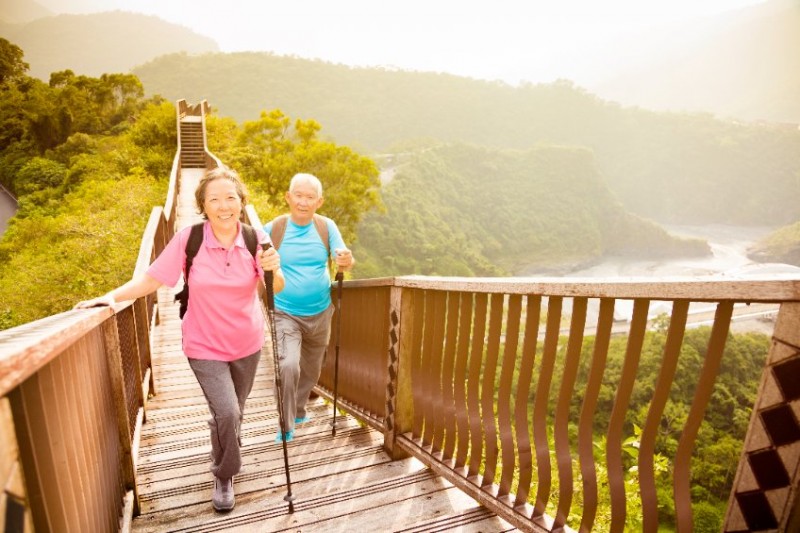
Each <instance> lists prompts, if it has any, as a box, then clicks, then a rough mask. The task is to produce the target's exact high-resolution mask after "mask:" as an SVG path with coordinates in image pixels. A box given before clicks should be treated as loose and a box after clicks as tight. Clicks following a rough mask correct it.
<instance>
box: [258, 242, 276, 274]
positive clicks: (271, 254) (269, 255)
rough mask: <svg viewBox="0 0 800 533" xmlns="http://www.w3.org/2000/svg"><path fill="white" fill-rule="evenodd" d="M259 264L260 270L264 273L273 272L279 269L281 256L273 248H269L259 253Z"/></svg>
mask: <svg viewBox="0 0 800 533" xmlns="http://www.w3.org/2000/svg"><path fill="white" fill-rule="evenodd" d="M259 264H260V265H261V268H262V270H264V271H265V272H267V271H273V272H274V271H276V270H278V269H279V268H281V256H280V254H278V251H277V250H276V249H275V248H274V247H272V246H270V247H269V248H268V249H266V250H262V251H261V257H260V258H259Z"/></svg>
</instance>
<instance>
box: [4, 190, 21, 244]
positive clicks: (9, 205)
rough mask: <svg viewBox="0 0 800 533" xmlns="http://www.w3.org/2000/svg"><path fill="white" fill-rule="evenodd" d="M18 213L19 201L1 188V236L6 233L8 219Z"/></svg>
mask: <svg viewBox="0 0 800 533" xmlns="http://www.w3.org/2000/svg"><path fill="white" fill-rule="evenodd" d="M16 212H17V201H16V200H15V199H14V198H13V197H12V196H11V195H10V194H9V193H8V191H6V190H5V189H4V188H3V187H2V186H0V236H2V235H3V233H5V232H6V226H8V219H10V218H11V217H13V216H14V213H16Z"/></svg>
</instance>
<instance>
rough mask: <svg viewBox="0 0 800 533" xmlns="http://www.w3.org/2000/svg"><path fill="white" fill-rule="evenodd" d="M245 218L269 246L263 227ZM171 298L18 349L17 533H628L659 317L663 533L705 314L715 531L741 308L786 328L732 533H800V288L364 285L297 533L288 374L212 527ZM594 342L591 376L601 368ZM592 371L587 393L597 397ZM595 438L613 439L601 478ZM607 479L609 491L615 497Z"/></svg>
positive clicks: (9, 344) (11, 441) (192, 133)
mask: <svg viewBox="0 0 800 533" xmlns="http://www.w3.org/2000/svg"><path fill="white" fill-rule="evenodd" d="M207 109H208V108H207V105H206V104H205V103H203V104H201V105H198V106H194V107H190V106H188V105H186V103H185V102H183V101H181V102H178V106H177V116H178V118H177V122H178V127H179V131H180V135H179V139H180V140H179V146H178V151H177V153H176V156H175V161H174V164H173V168H172V173H171V179H170V188H169V193H168V197H167V199H166V202H165V205H164V206H163V207H157V208H155V209H154V210H153V213H152V215H151V218H150V221H149V223H148V226H147V229H146V230H145V233H144V236H143V239H142V245H141V249H140V256H139V261H138V262H137V266H136V271H137V272H140V271H142V270H143V269H146V268H147V266H148V265H149V264H150V262H151V261H152V259H153V258H154V257H156V256H157V254H158V253H159V252H160V251H161V250H162V249H163V247H164V245H165V244H166V242H168V240H169V239H170V237H171V236H172V235H173V234H174V232H175V231H176V230H177V229H180V228H181V227H183V226H185V225H187V224H191V223H193V222H194V221H195V220H196V213H195V211H194V206H193V198H192V196H193V190H194V186H195V185H196V183H197V180H198V179H199V178H200V177H201V176H202V175H203V173H204V172H205V171H206V170H207V169H210V168H214V167H216V166H218V165H220V164H221V163H220V162H219V160H217V159H216V158H215V157H214V156H213V154H210V153H209V152H208V150H207V149H206V142H205V128H204V121H205V113H206V111H207ZM247 217H248V219H249V222H250V223H253V224H260V221H259V220H258V217H257V215H256V213H255V212H254V211H253V210H252V209H248V210H247ZM173 292H174V291H173V290H171V289H162V290H160V291H159V292H158V293H157V295H154V296H150V297H147V298H142V299H140V300H137V301H135V302H125V303H122V304H118V305H117V306H116V307H115V308H114V309H108V308H102V309H93V310H83V311H69V312H66V313H62V314H60V315H55V316H52V317H48V318H46V319H43V320H39V321H36V322H32V323H30V324H26V325H24V326H21V327H18V328H14V329H11V330H7V331H4V332H0V431H1V432H0V483H2V485H0V487H2V489H3V491H2V492H1V493H0V524H3V527H4V530H5V531H33V530H36V531H54V532H70V531H76V532H86V531H114V530H123V531H326V532H328V531H408V532H411V531H514V530H523V531H572V530H575V531H591V530H599V529H598V526H597V516H598V513H599V512H600V510H601V509H610V511H609V513H610V516H609V517H607V518H608V519H607V520H606V521H605V522H603V523H604V524H610V525H607V526H606V525H604V526H603V528H606V527H608V529H609V530H610V531H625V530H630V525H627V526H626V523H627V524H630V522H629V521H626V520H627V519H628V518H629V517H628V514H629V512H630V511H629V510H628V509H627V499H628V495H627V494H626V481H625V470H624V468H623V463H624V459H623V455H624V453H623V450H622V443H623V440H624V439H625V438H626V435H624V431H625V424H626V419H627V416H628V415H629V413H628V403H629V400H630V398H631V394H632V390H633V387H634V385H635V382H636V371H637V366H638V362H639V358H640V355H641V350H642V345H643V339H644V337H645V332H646V331H647V329H648V312H649V309H650V307H651V302H656V301H658V302H668V303H669V304H670V309H671V311H670V316H669V323H668V331H667V342H666V346H665V348H664V353H663V358H662V363H661V369H660V372H659V377H658V382H657V383H654V384H648V385H650V388H651V389H652V399H651V401H650V406H649V410H648V414H647V423H646V424H645V426H644V427H643V428H642V435H641V438H640V446H639V454H638V458H637V461H636V465H635V466H636V467H637V469H638V473H639V474H638V476H639V497H640V499H641V517H640V519H641V526H640V527H641V529H642V530H644V531H652V532H656V531H659V524H658V508H659V506H660V505H662V504H663V501H662V502H660V501H659V497H661V498H663V497H664V496H663V495H658V494H657V492H656V486H655V470H654V469H655V467H654V450H655V446H656V442H657V439H658V426H659V423H660V420H661V417H662V415H663V411H664V407H665V405H666V402H667V397H668V394H669V390H670V387H671V385H672V383H673V378H674V375H675V369H676V366H677V365H678V362H679V359H680V356H681V345H682V339H683V335H684V332H685V330H686V328H687V321H689V318H688V317H689V316H690V315H691V313H690V308H691V306H692V305H694V304H698V303H702V304H703V305H704V306H706V307H708V306H711V307H713V309H714V312H713V318H711V335H710V340H709V343H708V346H707V351H706V356H705V361H704V364H703V367H702V369H700V371H699V373H698V375H697V381H696V386H695V393H694V399H693V403H692V407H691V410H690V412H689V414H688V417H687V419H686V422H685V425H684V427H683V428H682V431H681V438H680V442H679V446H678V449H677V451H676V453H675V456H674V457H670V458H669V459H670V462H671V463H672V465H673V471H672V475H673V479H674V490H673V494H672V502H671V504H672V505H673V506H674V508H675V509H676V514H677V526H678V530H679V531H692V528H693V524H694V522H693V513H692V503H693V502H692V500H691V491H690V488H691V487H690V483H691V463H692V454H693V452H694V448H695V439H696V436H697V433H698V431H699V428H700V424H701V422H702V420H703V416H704V412H705V410H706V407H707V405H708V404H709V401H710V398H711V395H712V392H713V387H714V381H715V378H716V375H717V372H718V369H719V366H720V363H721V360H722V358H723V353H724V347H725V342H726V339H727V335H728V332H729V330H730V328H731V324H732V322H733V320H734V315H735V312H736V309H737V308H738V307H739V306H740V304H750V303H758V304H774V305H775V306H776V309H778V314H777V318H776V322H775V327H774V331H773V337H772V339H773V340H772V343H771V346H770V349H769V353H768V354H766V355H765V358H766V365H765V367H764V370H763V376H762V380H761V386H760V389H759V393H758V397H757V398H756V400H755V404H754V410H753V416H752V419H751V422H750V428H749V430H748V434H747V437H746V439H745V443H744V447H743V450H742V455H741V460H740V462H739V465H738V470H737V475H736V480H735V482H734V488H733V491H732V492H731V496H730V503H729V506H728V512H727V516H726V521H725V526H724V531H726V532H739V531H800V505H798V501H799V500H798V497H797V492H798V468H797V466H798V464H800V424H799V423H798V417H799V416H800V386H798V385H797V383H800V381H799V380H798V379H797V376H798V375H800V374H799V373H798V372H800V280H770V279H755V280H754V279H751V280H747V281H744V280H742V281H731V280H719V279H694V280H656V281H653V280H612V281H585V280H564V279H529V278H525V279H513V278H511V279H460V278H428V277H400V278H385V279H374V280H358V281H349V282H346V283H345V291H344V296H343V307H342V316H341V320H342V322H341V323H342V337H341V350H340V357H341V360H340V368H339V373H340V374H339V376H340V377H339V387H340V400H341V403H342V406H343V408H344V410H345V411H346V414H342V415H339V416H338V424H337V431H336V435H335V436H333V435H332V431H331V422H332V409H331V406H330V402H329V401H327V400H329V399H330V395H331V390H332V381H333V379H332V375H333V369H332V362H333V357H332V356H331V353H332V350H330V351H329V357H328V358H327V361H326V366H325V369H324V370H323V376H322V378H321V380H320V384H319V386H318V388H317V390H318V392H319V394H320V398H319V399H318V400H316V403H315V404H314V405H313V406H312V408H311V410H310V411H311V413H312V418H311V420H310V422H308V423H306V424H304V425H301V426H299V427H298V429H297V433H296V438H295V440H294V441H292V442H291V443H290V444H289V447H288V450H289V462H290V465H291V480H292V486H291V487H292V493H293V495H294V497H295V501H294V506H295V512H294V513H289V512H288V509H287V504H286V502H285V501H284V496H286V494H287V485H286V477H285V473H284V467H283V454H282V447H281V446H279V445H278V444H276V443H275V442H274V436H275V433H276V430H277V420H276V411H275V406H274V402H273V398H274V397H273V390H272V387H273V376H272V373H271V372H272V361H271V354H269V353H266V354H265V357H264V359H263V361H262V365H261V368H260V369H259V372H258V375H257V379H256V385H255V388H254V391H253V393H252V395H251V397H250V398H249V399H248V402H247V408H246V414H245V420H244V426H243V444H244V448H243V456H244V457H243V460H244V467H243V470H242V472H241V473H240V474H239V475H238V476H237V477H236V480H235V487H236V493H237V505H236V508H235V509H234V510H233V511H232V512H230V513H227V514H218V513H215V512H214V511H213V510H212V509H211V505H210V494H211V487H212V476H211V474H210V472H209V471H208V462H209V459H208V453H209V450H210V445H209V443H208V426H207V418H208V412H207V407H206V404H205V401H204V399H203V397H202V394H201V392H200V389H199V387H198V386H197V384H196V382H195V380H194V377H193V375H192V373H191V371H190V369H189V367H188V365H187V364H186V360H185V357H184V356H183V354H182V352H181V343H180V324H179V320H178V318H177V310H176V307H175V304H174V303H173ZM88 296H90V295H87V297H88ZM619 301H625V302H628V301H632V302H633V308H632V312H631V317H630V321H628V322H626V324H625V326H624V328H625V330H626V333H627V336H628V341H627V342H628V344H627V351H626V355H625V360H624V363H623V368H622V369H621V373H620V376H619V377H618V378H614V379H616V380H617V381H615V382H613V383H611V385H612V386H613V387H614V389H615V391H616V392H615V395H616V396H615V398H614V405H613V411H612V413H611V416H610V423H609V425H608V427H606V428H598V427H595V426H596V424H594V415H595V413H596V412H597V404H598V394H599V392H598V391H599V388H600V385H601V383H608V382H609V379H612V378H611V377H610V375H609V373H608V372H607V371H606V370H607V369H606V355H607V351H608V346H609V341H610V337H611V335H612V333H617V330H618V329H619V328H620V327H621V326H620V323H619V322H615V320H614V308H615V303H616V302H619ZM567 308H569V310H570V312H569V314H568V320H569V322H568V323H569V327H568V333H567V334H566V335H565V334H563V332H562V331H561V330H562V327H563V324H562V322H563V320H565V319H566V318H567V315H566V314H565V311H564V310H565V309H567ZM588 309H596V310H597V311H596V313H587V310H588ZM587 316H588V317H590V318H587ZM587 332H590V333H591V334H592V335H593V336H594V337H593V340H592V343H593V349H592V355H591V359H590V360H588V361H581V351H582V348H583V344H584V337H585V335H588V334H589V333H587ZM267 345H268V346H270V343H267ZM556 361H559V363H558V364H559V365H562V366H563V367H562V368H559V369H558V371H556V370H555V368H554V367H555V365H556ZM581 366H583V368H585V369H586V373H587V380H586V382H587V384H586V385H585V386H584V387H583V388H582V389H580V390H575V388H576V387H575V383H576V376H577V374H578V371H579V368H581ZM577 402H579V403H580V410H579V411H580V414H579V416H578V417H577V418H576V417H575V416H574V415H573V414H571V413H572V412H573V411H574V410H571V405H572V404H574V403H577ZM597 434H602V435H604V437H605V438H604V439H603V443H604V449H603V450H601V452H602V453H600V454H596V453H595V447H596V441H595V436H596V435H597ZM598 457H601V459H598ZM601 467H602V469H603V471H604V472H606V473H607V483H606V482H602V481H601V480H599V479H598V475H597V471H598V468H601ZM627 490H630V489H627ZM637 527H638V526H637Z"/></svg>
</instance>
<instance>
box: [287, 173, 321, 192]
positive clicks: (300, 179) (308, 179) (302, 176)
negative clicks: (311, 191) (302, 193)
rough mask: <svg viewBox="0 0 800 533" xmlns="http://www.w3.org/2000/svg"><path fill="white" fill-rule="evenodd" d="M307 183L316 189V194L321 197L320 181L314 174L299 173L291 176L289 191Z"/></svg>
mask: <svg viewBox="0 0 800 533" xmlns="http://www.w3.org/2000/svg"><path fill="white" fill-rule="evenodd" d="M304 183H307V184H309V185H311V186H312V187H314V188H316V189H317V196H319V197H320V198H322V182H321V181H319V178H317V177H316V176H315V175H314V174H306V173H303V172H301V173H299V174H295V175H294V176H292V181H290V182H289V192H292V190H294V188H295V187H297V186H298V185H302V184H304Z"/></svg>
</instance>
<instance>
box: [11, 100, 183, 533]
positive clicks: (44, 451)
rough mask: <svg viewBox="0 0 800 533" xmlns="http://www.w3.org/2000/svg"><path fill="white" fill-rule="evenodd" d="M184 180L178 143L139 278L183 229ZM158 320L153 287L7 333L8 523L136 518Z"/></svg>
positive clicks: (103, 522)
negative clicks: (179, 214)
mask: <svg viewBox="0 0 800 533" xmlns="http://www.w3.org/2000/svg"><path fill="white" fill-rule="evenodd" d="M176 107H177V114H178V116H180V115H181V114H182V113H183V114H185V113H186V112H187V106H186V105H185V102H184V105H183V106H182V105H181V103H180V102H179V103H178V104H177V105H176ZM179 182H180V150H178V153H176V156H175V159H174V160H173V164H172V168H171V172H170V180H169V186H168V191H167V197H166V201H165V204H164V206H163V207H156V208H154V209H153V211H152V213H151V215H150V219H149V220H148V223H147V226H146V228H145V231H144V234H143V237H142V241H141V245H140V248H139V255H138V258H137V261H136V266H135V269H134V272H133V275H136V274H138V273H140V272H143V271H144V270H146V269H147V267H148V266H149V265H150V263H151V262H152V261H153V260H154V259H155V258H156V257H157V256H158V254H159V253H161V250H163V249H164V247H165V246H166V244H167V242H169V240H170V239H171V238H172V236H173V234H174V232H175V218H176V217H175V211H176V205H177V188H178V185H179ZM156 321H158V310H157V305H156V296H155V295H154V294H153V295H149V296H147V297H144V298H140V299H138V300H136V301H134V302H126V303H123V304H118V305H117V306H115V307H114V308H113V309H109V308H97V309H93V310H89V311H85V310H84V311H68V312H65V313H61V314H58V315H53V316H51V317H47V318H45V319H42V320H37V321H34V322H31V323H28V324H24V325H22V326H20V327H16V328H12V329H9V330H5V331H2V332H0V431H2V434H3V436H2V439H0V444H2V448H0V452H2V457H0V470H2V471H0V475H2V481H3V482H4V485H6V484H10V483H13V484H14V485H15V486H17V489H16V492H17V494H14V495H13V496H14V497H10V496H9V495H8V494H7V493H3V494H2V499H1V500H2V501H0V503H4V504H5V506H4V507H5V513H4V514H5V522H6V524H8V523H9V522H8V520H9V516H15V517H17V518H13V519H12V522H11V523H12V525H14V527H17V526H20V527H24V526H23V525H22V524H23V523H25V522H26V521H32V525H33V527H34V528H35V529H36V530H37V531H110V530H116V529H119V527H120V524H124V523H130V515H132V514H133V513H136V512H138V508H139V501H138V490H137V488H136V477H135V471H136V464H135V462H136V456H137V452H136V447H137V446H138V442H139V432H140V430H141V426H142V424H143V423H144V421H145V419H146V416H147V412H146V402H147V398H148V397H149V396H150V395H152V394H155V390H154V382H153V375H152V366H151V362H150V328H151V325H152V324H153V323H154V322H156ZM9 480H12V481H9ZM19 500H24V501H19ZM12 507H13V510H11V509H12ZM121 512H122V514H123V516H124V515H127V518H122V517H121V516H120V513H121ZM15 521H16V522H15ZM17 522H18V523H17Z"/></svg>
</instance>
